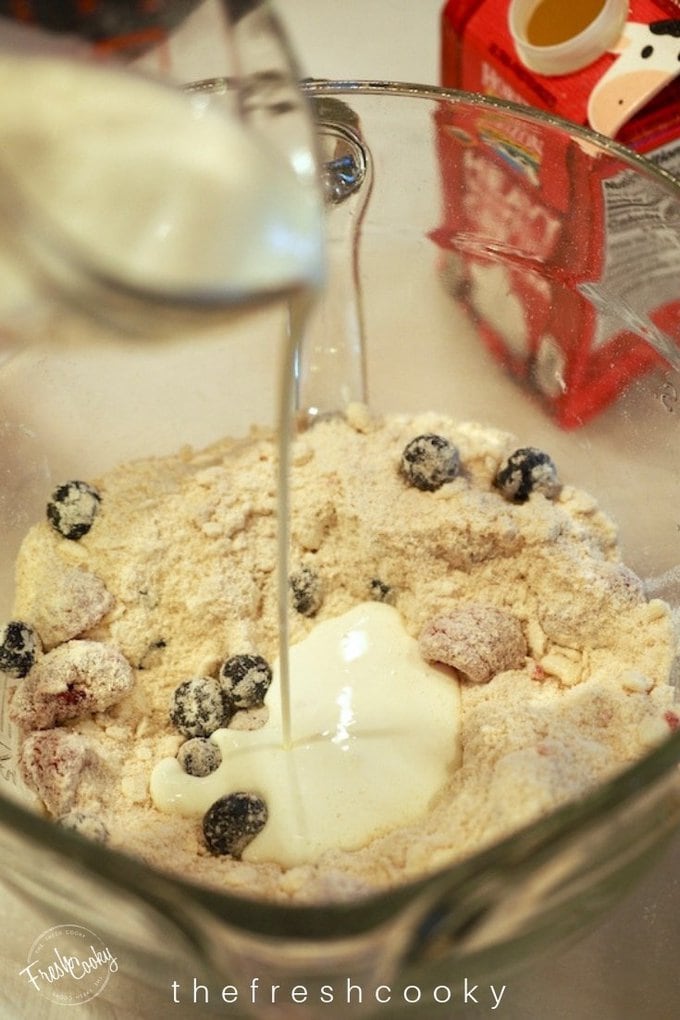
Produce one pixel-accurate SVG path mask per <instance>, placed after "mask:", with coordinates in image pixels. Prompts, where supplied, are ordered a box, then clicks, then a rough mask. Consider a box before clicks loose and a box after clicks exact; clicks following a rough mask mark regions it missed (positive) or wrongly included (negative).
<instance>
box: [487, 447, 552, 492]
mask: <svg viewBox="0 0 680 1020" xmlns="http://www.w3.org/2000/svg"><path fill="white" fill-rule="evenodd" d="M493 484H494V485H495V487H496V488H497V489H498V490H499V491H500V492H501V493H502V494H503V496H504V497H505V498H506V499H507V500H509V501H510V502H511V503H526V501H527V500H528V499H529V496H530V495H531V494H532V492H540V493H542V494H543V495H544V496H545V497H546V498H547V499H554V497H555V496H556V495H557V493H558V492H559V490H560V484H559V482H558V480H557V468H556V467H555V465H554V463H553V461H552V459H551V458H550V457H549V456H548V454H547V453H543V452H542V451H541V450H537V449H536V448H535V447H533V446H525V447H522V448H521V449H519V450H515V452H514V453H513V454H511V455H510V456H509V457H508V459H507V460H506V462H505V464H503V465H502V467H501V468H500V469H499V471H498V473H497V474H496V477H495V478H494V481H493Z"/></svg>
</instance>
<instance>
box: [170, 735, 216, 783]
mask: <svg viewBox="0 0 680 1020" xmlns="http://www.w3.org/2000/svg"><path fill="white" fill-rule="evenodd" d="M177 761H178V762H179V763H180V765H181V766H182V768H183V769H184V771H185V772H186V773H187V775H189V776H209V775H210V773H211V772H214V771H215V770H216V769H218V768H219V767H220V765H221V764H222V752H221V751H220V749H219V747H218V746H217V744H216V743H214V741H212V740H208V739H207V737H192V738H191V740H187V742H186V743H185V744H182V746H181V747H180V749H179V751H178V752H177Z"/></svg>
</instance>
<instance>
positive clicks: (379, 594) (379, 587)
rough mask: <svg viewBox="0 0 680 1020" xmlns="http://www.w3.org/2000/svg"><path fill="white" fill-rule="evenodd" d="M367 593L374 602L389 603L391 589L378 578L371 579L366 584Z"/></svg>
mask: <svg viewBox="0 0 680 1020" xmlns="http://www.w3.org/2000/svg"><path fill="white" fill-rule="evenodd" d="M368 591H369V594H370V596H371V598H372V599H373V601H374V602H390V601H391V598H392V589H391V588H390V586H389V584H385V582H384V581H381V580H380V579H379V578H378V577H374V578H372V579H371V580H370V581H369V583H368Z"/></svg>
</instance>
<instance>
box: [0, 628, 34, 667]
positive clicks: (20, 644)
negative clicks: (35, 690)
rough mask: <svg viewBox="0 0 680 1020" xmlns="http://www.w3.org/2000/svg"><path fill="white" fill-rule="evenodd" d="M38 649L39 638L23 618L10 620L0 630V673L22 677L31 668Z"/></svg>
mask: <svg viewBox="0 0 680 1020" xmlns="http://www.w3.org/2000/svg"><path fill="white" fill-rule="evenodd" d="M39 650H40V639H39V637H38V635H37V634H36V632H35V631H34V630H33V628H32V627H31V626H29V624H27V623H24V622H23V620H10V622H9V623H8V624H6V625H5V626H4V627H3V628H2V630H0V673H6V674H7V676H12V677H23V676H26V674H27V673H28V672H29V671H30V670H31V667H32V666H33V664H34V663H35V659H36V655H37V654H38V651H39Z"/></svg>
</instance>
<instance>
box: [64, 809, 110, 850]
mask: <svg viewBox="0 0 680 1020" xmlns="http://www.w3.org/2000/svg"><path fill="white" fill-rule="evenodd" d="M57 821H58V822H59V824H60V825H62V826H63V827H64V828H65V829H71V830H72V831H73V832H78V833H80V835H81V836H85V838H86V839H93V840H95V841H96V842H97V843H106V842H107V841H108V838H109V830H108V829H107V828H106V826H105V825H104V823H103V821H102V820H101V818H97V816H96V815H88V814H85V812H84V811H69V813H68V814H67V815H62V816H61V818H59V819H57Z"/></svg>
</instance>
